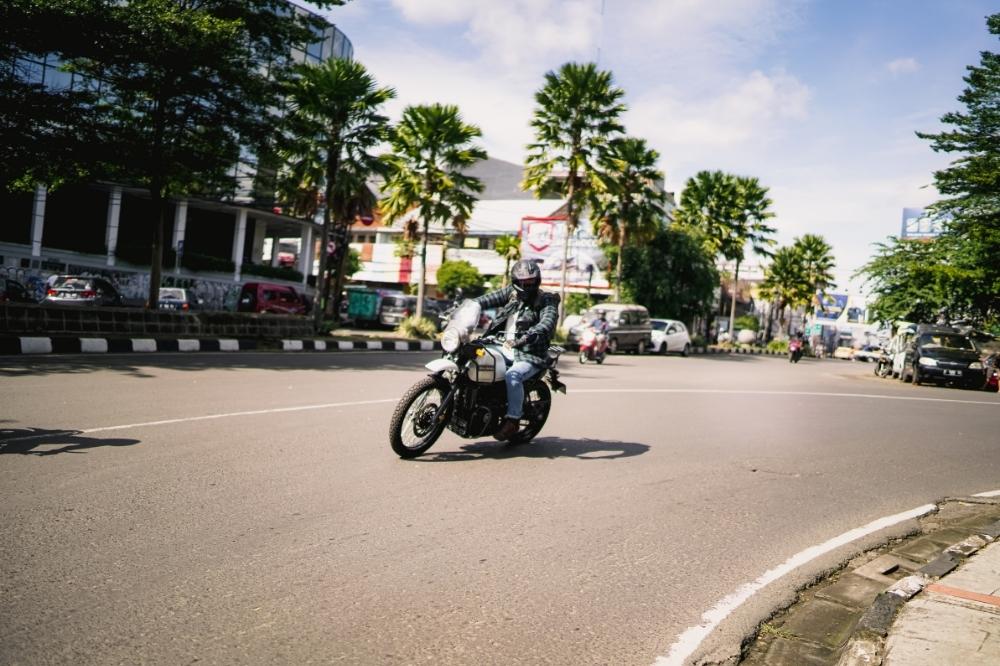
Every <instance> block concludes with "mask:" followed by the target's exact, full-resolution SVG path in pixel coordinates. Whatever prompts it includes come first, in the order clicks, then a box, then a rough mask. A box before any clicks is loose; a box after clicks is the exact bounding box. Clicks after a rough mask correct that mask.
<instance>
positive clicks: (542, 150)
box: [522, 62, 625, 325]
mask: <svg viewBox="0 0 1000 666" xmlns="http://www.w3.org/2000/svg"><path fill="white" fill-rule="evenodd" d="M624 94H625V93H624V91H623V90H622V89H621V88H618V87H617V86H615V85H614V82H613V79H612V76H611V72H607V71H602V70H599V69H597V65H595V64H594V63H585V64H579V63H573V62H569V63H566V64H564V65H563V66H562V67H560V68H559V71H557V72H553V71H550V72H547V73H546V74H545V83H544V85H543V86H542V87H541V89H539V90H538V92H536V93H535V104H536V106H535V111H534V115H533V117H532V120H531V127H532V128H533V130H534V133H535V141H534V143H531V144H529V145H528V157H527V159H526V166H527V169H526V171H525V177H524V182H523V183H522V186H523V187H524V188H525V189H530V190H532V191H534V192H535V195H536V196H538V197H542V196H544V195H545V194H548V193H552V192H558V193H560V194H561V195H562V197H563V198H564V199H566V237H565V239H564V241H563V261H562V276H561V278H560V285H559V297H560V298H559V324H560V325H561V324H562V320H563V316H564V314H565V308H564V303H565V301H566V269H567V265H568V263H569V241H570V238H571V237H572V236H573V234H574V233H576V230H577V227H578V226H579V223H580V208H581V207H582V204H583V201H584V200H585V196H586V191H587V189H588V188H589V185H590V180H591V178H592V175H593V173H594V172H595V170H596V166H597V159H598V157H599V154H600V152H601V151H602V149H603V148H604V147H605V146H606V145H607V143H608V141H609V140H610V139H611V138H612V137H614V136H615V135H618V134H621V133H622V132H623V131H624V128H623V127H622V125H621V123H620V122H619V118H620V117H621V115H622V113H624V112H625V105H624V104H622V103H621V98H622V97H623V96H624ZM563 172H565V179H563V177H562V173H563Z"/></svg>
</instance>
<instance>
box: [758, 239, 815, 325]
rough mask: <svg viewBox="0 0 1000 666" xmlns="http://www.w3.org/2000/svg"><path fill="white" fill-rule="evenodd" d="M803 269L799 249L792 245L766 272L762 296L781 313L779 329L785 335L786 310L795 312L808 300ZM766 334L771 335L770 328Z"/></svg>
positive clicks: (781, 250)
mask: <svg viewBox="0 0 1000 666" xmlns="http://www.w3.org/2000/svg"><path fill="white" fill-rule="evenodd" d="M804 268H805V267H804V265H803V261H802V253H801V252H800V251H799V248H798V247H796V246H795V245H790V246H786V247H781V248H778V250H777V251H775V253H774V256H773V257H772V259H771V263H770V264H769V265H768V266H767V268H765V269H764V281H763V282H761V284H760V295H761V298H764V299H766V300H768V301H770V303H771V307H772V310H773V309H777V310H778V313H779V314H778V322H779V326H778V328H779V329H780V330H781V332H782V334H784V333H786V331H785V308H786V307H791V308H792V309H793V310H794V309H795V308H797V307H799V306H800V305H804V304H806V303H807V302H808V301H809V290H808V287H807V286H806V279H805V270H804ZM769 321H770V320H769ZM767 332H768V335H770V333H771V329H770V325H769V326H768V331H767Z"/></svg>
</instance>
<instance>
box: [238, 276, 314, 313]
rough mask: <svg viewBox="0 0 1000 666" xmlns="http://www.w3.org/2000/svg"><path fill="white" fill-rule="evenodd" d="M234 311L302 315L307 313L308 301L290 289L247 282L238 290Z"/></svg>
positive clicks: (279, 285) (277, 285)
mask: <svg viewBox="0 0 1000 666" xmlns="http://www.w3.org/2000/svg"><path fill="white" fill-rule="evenodd" d="M236 311H237V312H270V313H272V314H290V315H304V314H308V313H309V301H307V300H306V297H305V295H304V294H300V293H299V292H297V291H295V289H294V288H292V287H288V286H285V285H282V284H269V283H267V282H247V283H246V284H245V285H243V288H242V289H241V290H240V297H239V299H238V300H237V301H236Z"/></svg>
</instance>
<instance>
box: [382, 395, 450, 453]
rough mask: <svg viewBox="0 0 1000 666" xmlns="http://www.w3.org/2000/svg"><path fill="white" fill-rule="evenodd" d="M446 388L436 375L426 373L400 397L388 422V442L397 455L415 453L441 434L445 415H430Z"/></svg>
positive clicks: (434, 410) (440, 401)
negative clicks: (431, 375) (424, 376)
mask: <svg viewBox="0 0 1000 666" xmlns="http://www.w3.org/2000/svg"><path fill="white" fill-rule="evenodd" d="M449 390H450V387H449V386H448V384H447V382H445V381H444V380H442V379H440V378H439V377H426V378H424V379H422V380H420V381H419V382H417V383H416V384H414V385H413V386H411V387H410V390H409V391H407V392H406V393H405V394H404V395H403V397H402V398H400V400H399V403H398V404H397V405H396V411H394V412H393V413H392V420H391V421H390V422H389V444H390V445H391V446H392V450H393V451H395V452H396V454H397V455H399V457H400V458H413V457H416V456H419V455H420V454H421V453H423V452H424V451H426V450H427V449H429V448H431V445H433V444H434V442H436V441H437V438H438V437H440V436H441V433H442V432H443V431H444V426H445V424H446V423H447V422H448V415H447V414H445V415H444V418H440V419H437V420H436V421H435V419H434V415H435V414H437V411H438V408H439V407H440V406H441V404H442V403H443V402H444V398H445V396H446V395H447V394H448V391H449Z"/></svg>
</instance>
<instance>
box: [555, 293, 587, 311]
mask: <svg viewBox="0 0 1000 666" xmlns="http://www.w3.org/2000/svg"><path fill="white" fill-rule="evenodd" d="M593 305H594V299H593V298H591V297H590V296H588V295H587V294H577V293H572V294H566V306H565V307H564V308H563V311H564V312H565V313H566V314H568V315H574V314H580V313H581V312H583V311H585V310H589V309H590V308H591V307H593Z"/></svg>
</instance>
